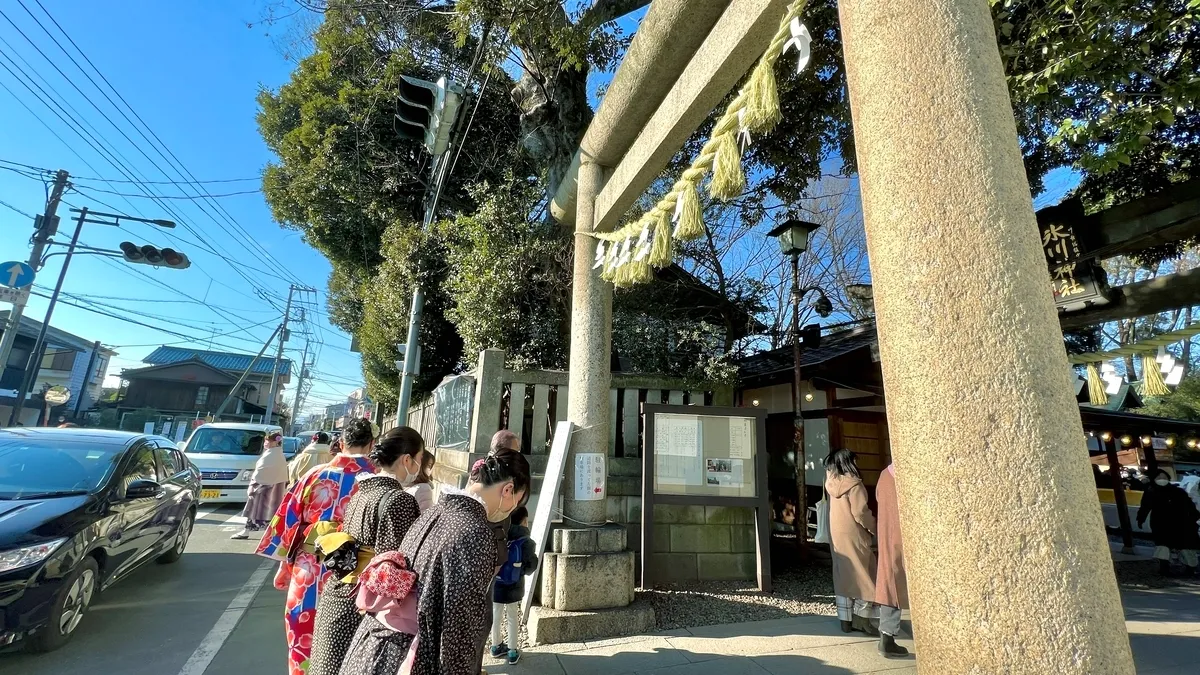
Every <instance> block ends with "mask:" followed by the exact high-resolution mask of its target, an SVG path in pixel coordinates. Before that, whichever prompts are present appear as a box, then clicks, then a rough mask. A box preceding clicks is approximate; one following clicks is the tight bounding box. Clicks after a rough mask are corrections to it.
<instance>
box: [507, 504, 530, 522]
mask: <svg viewBox="0 0 1200 675" xmlns="http://www.w3.org/2000/svg"><path fill="white" fill-rule="evenodd" d="M528 517H529V509H527V508H525V507H524V506H518V507H517V508H515V509H513V512H512V515H510V516H509V517H508V520H509V522H511V523H512V524H513V525H520V524H521V523H523V522H525V519H526V518H528Z"/></svg>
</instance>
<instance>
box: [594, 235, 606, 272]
mask: <svg viewBox="0 0 1200 675" xmlns="http://www.w3.org/2000/svg"><path fill="white" fill-rule="evenodd" d="M597 267H604V242H603V241H601V242H600V243H599V244H597V245H596V262H594V263H593V264H592V269H596V268H597Z"/></svg>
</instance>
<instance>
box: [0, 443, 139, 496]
mask: <svg viewBox="0 0 1200 675" xmlns="http://www.w3.org/2000/svg"><path fill="white" fill-rule="evenodd" d="M124 447H125V446H124V445H123V444H116V443H112V444H108V443H95V442H82V443H81V442H79V441H72V440H68V439H64V438H62V437H58V438H55V439H53V440H42V439H35V438H29V437H20V436H15V435H14V436H8V437H7V438H4V439H2V440H0V499H28V498H32V497H35V496H47V497H49V496H66V495H71V494H86V493H88V492H90V491H92V490H95V489H96V488H97V487H99V486H100V484H101V483H103V482H104V479H105V478H106V477H107V476H108V474H109V472H111V471H112V467H113V465H114V464H116V463H117V462H118V461H120V458H121V451H122V450H123V449H124Z"/></svg>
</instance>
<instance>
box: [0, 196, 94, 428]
mask: <svg viewBox="0 0 1200 675" xmlns="http://www.w3.org/2000/svg"><path fill="white" fill-rule="evenodd" d="M87 213H88V210H87V207H86V206H85V207H83V208H82V209H80V210H79V218H77V219H75V233H74V234H72V235H71V243H70V244H69V245H68V246H67V257H66V258H63V264H62V269H60V270H59V271H58V282H57V283H55V284H54V293H53V294H51V295H50V304H49V305H47V306H46V318H45V319H43V320H42V327H41V329H39V330H38V336H37V340H36V341H35V342H34V343H33V351H31V352H30V353H29V361H28V363H27V364H26V366H25V377H24V378H23V379H22V380H21V388H20V389H18V390H17V400H16V401H13V407H12V414H10V415H9V418H8V426H10V427H11V426H15V425H16V424H17V422H18V421H20V419H21V409H22V408H24V407H25V397H26V396H28V395H29V390H30V388H32V387H33V385H34V383H35V382H37V376H38V373H39V372H40V371H41V369H42V350H44V349H45V348H46V331H47V330H48V329H49V328H50V319H51V318H52V317H53V316H54V306H55V305H57V304H58V295H59V293H61V292H62V285H63V280H64V279H66V278H67V269H68V268H69V267H70V266H71V254H72V253H74V252H75V245H76V244H78V243H79V233H80V232H81V231H83V221H84V220H86V219H87ZM44 245H45V244H44V243H43V246H44ZM13 332H14V333H15V332H16V331H13Z"/></svg>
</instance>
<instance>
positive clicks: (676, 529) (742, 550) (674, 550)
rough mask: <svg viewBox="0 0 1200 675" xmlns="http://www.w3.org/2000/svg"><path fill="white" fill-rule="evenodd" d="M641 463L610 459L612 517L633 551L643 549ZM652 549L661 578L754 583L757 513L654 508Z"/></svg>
mask: <svg viewBox="0 0 1200 675" xmlns="http://www.w3.org/2000/svg"><path fill="white" fill-rule="evenodd" d="M641 465H642V460H641V459H637V458H613V457H610V458H608V496H607V502H608V503H607V507H608V519H609V520H611V521H612V522H614V523H620V524H622V525H624V526H625V528H626V529H627V530H628V531H629V547H630V548H632V549H633V550H634V551H635V552H636V553H637V558H638V560H637V564H638V565H641V564H642V560H643V559H645V557H646V556H645V551H642V550H641V548H642V475H641V474H642V467H641ZM654 523H655V526H654V541H653V550H651V551H650V564H651V565H653V566H654V567H653V570H654V576H655V578H656V579H661V580H665V581H668V582H669V581H696V580H722V579H754V578H756V575H757V571H758V568H757V565H756V557H755V541H754V509H751V508H746V507H727V506H677V505H673V504H658V505H656V506H655V507H654Z"/></svg>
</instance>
